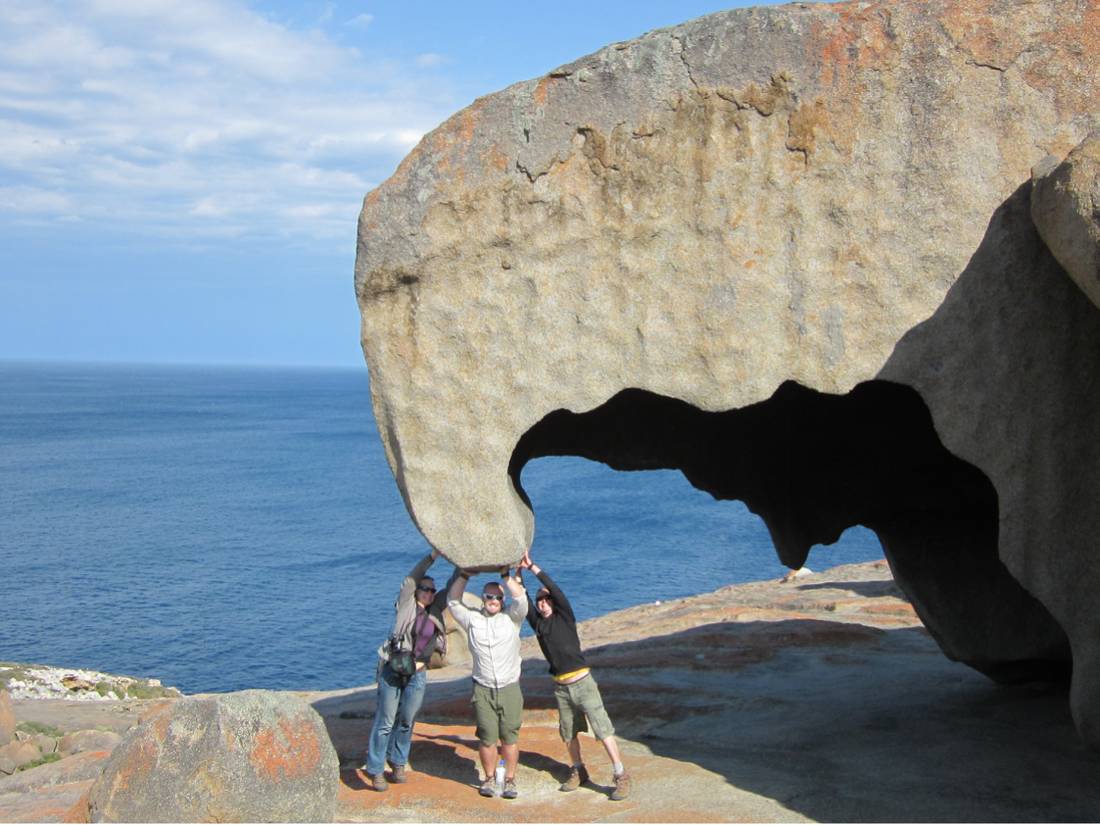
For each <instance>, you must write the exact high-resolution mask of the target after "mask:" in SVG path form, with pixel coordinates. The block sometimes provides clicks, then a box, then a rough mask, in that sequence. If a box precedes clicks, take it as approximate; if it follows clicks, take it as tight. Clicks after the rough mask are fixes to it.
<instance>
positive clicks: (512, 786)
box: [501, 779, 519, 799]
mask: <svg viewBox="0 0 1100 825" xmlns="http://www.w3.org/2000/svg"><path fill="white" fill-rule="evenodd" d="M501 796H502V797H503V798H504V799H515V798H516V797H517V796H519V789H518V788H516V780H514V779H505V780H504V793H502V794H501Z"/></svg>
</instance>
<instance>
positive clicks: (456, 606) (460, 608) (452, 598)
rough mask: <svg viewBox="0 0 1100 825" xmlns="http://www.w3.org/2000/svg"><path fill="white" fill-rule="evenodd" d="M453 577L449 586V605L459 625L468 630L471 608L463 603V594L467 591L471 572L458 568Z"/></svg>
mask: <svg viewBox="0 0 1100 825" xmlns="http://www.w3.org/2000/svg"><path fill="white" fill-rule="evenodd" d="M451 579H452V581H451V586H450V587H449V588H447V607H449V608H450V609H451V615H452V616H454V620H455V622H456V623H457V624H458V626H459V627H461V628H462V629H463V630H466V629H468V628H469V627H470V608H468V607H467V606H466V605H464V604H463V603H462V594H463V593H465V592H466V582H467V581H469V580H470V574H469V573H467V572H466V571H465V570H456V571H455V574H454V575H453V576H452V577H451Z"/></svg>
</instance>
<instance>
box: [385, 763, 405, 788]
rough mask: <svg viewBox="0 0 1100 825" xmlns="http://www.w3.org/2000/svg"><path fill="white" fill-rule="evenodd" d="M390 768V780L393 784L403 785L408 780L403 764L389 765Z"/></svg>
mask: <svg viewBox="0 0 1100 825" xmlns="http://www.w3.org/2000/svg"><path fill="white" fill-rule="evenodd" d="M390 770H392V771H393V779H392V782H393V783H394V784H395V785H404V784H405V783H406V782H408V781H409V779H408V777H407V776H406V775H405V766H404V765H390Z"/></svg>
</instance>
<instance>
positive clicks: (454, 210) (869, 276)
mask: <svg viewBox="0 0 1100 825" xmlns="http://www.w3.org/2000/svg"><path fill="white" fill-rule="evenodd" d="M1097 22H1098V10H1097V5H1096V4H1095V3H1074V4H1058V3H1038V4H1028V5H1027V6H1022V5H1020V4H1006V3H1003V2H993V0H984V1H983V2H935V3H923V2H895V3H885V2H871V3H866V2H864V3H839V4H833V5H827V4H819V5H803V4H799V5H791V6H783V7H768V8H762V9H746V10H738V11H732V12H725V13H721V14H718V15H712V16H710V17H707V18H701V19H700V20H697V21H692V22H689V23H686V24H684V25H683V26H680V27H676V28H674V29H666V30H662V31H659V32H653V33H651V34H649V35H646V36H644V37H642V38H640V39H639V40H637V41H631V42H629V43H620V44H613V45H611V46H609V47H607V48H605V49H603V50H601V51H600V52H597V53H595V54H594V55H591V56H589V57H586V58H582V59H581V60H578V61H576V62H574V63H572V64H569V65H568V66H565V67H562V68H561V69H558V70H555V71H554V72H551V73H550V74H549V75H547V76H546V77H543V78H540V79H537V80H532V81H527V82H525V83H519V84H516V85H514V86H512V87H509V88H508V89H506V90H504V91H502V92H499V93H497V94H495V95H491V96H488V97H486V98H482V99H480V100H478V101H476V102H475V103H474V104H473V105H472V106H471V107H469V108H468V109H466V110H464V111H463V112H460V113H459V114H457V115H455V116H454V117H452V118H451V119H450V120H449V121H447V122H446V123H445V124H443V125H442V126H441V127H440V128H439V129H437V130H436V131H434V132H432V133H431V134H429V135H428V136H427V137H425V139H424V140H423V141H422V142H421V144H420V145H419V146H418V147H417V148H416V149H415V150H414V152H413V153H412V154H410V156H409V157H408V158H406V160H405V161H404V162H403V163H402V164H401V166H400V167H399V169H398V170H397V172H396V173H395V175H394V176H393V178H391V179H390V180H389V181H387V182H386V183H384V184H383V185H382V186H381V187H379V188H378V189H376V190H375V191H374V192H372V193H370V194H369V195H368V196H367V198H366V200H365V202H364V208H363V211H362V214H361V217H360V232H359V247H358V254H357V262H356V286H357V294H358V296H359V301H360V308H361V311H362V317H363V346H364V353H365V355H366V359H367V363H368V365H369V367H370V370H371V379H372V394H373V402H374V408H375V415H376V418H377V420H378V424H379V430H380V433H381V435H382V437H383V441H384V443H385V444H386V450H387V457H388V458H389V461H390V464H391V467H392V468H393V470H394V474H395V477H396V478H397V481H398V485H399V487H400V488H401V491H402V494H403V496H404V498H405V501H406V504H407V505H408V507H409V511H410V514H411V515H412V517H413V518H414V520H415V521H416V523H417V525H418V527H419V528H420V529H421V531H422V532H423V533H424V535H425V536H426V537H427V539H428V540H429V542H431V543H432V544H433V545H434V546H436V547H438V548H439V549H441V550H442V551H443V552H444V554H445V555H447V556H448V557H449V558H451V560H452V561H455V562H456V563H459V564H464V565H470V566H489V565H494V564H501V563H507V562H510V561H514V560H515V559H516V558H518V557H519V556H520V555H521V554H522V552H523V551H524V550H525V549H526V548H527V547H528V546H529V545H530V542H531V539H532V536H533V530H534V522H533V518H532V515H531V513H530V510H529V508H528V507H527V505H526V504H525V502H524V501H523V497H522V494H521V491H520V490H517V486H516V484H515V481H516V479H518V473H517V472H515V466H514V464H515V450H516V446H517V444H519V443H520V441H521V439H522V438H523V437H524V435H525V434H526V433H528V432H529V431H531V430H532V428H533V427H535V426H536V425H537V424H538V423H539V422H540V421H542V420H544V418H545V417H546V416H548V415H551V414H553V413H555V412H556V411H559V410H564V411H569V412H571V413H574V414H583V413H588V412H591V411H594V410H597V409H599V408H601V406H602V405H605V404H606V403H607V402H608V401H609V400H610V399H612V398H614V397H615V396H616V394H617V393H620V392H622V391H624V390H639V391H643V392H647V393H651V394H653V395H654V396H658V397H664V398H671V399H677V400H679V401H682V402H685V403H688V404H690V405H691V406H692V407H694V408H696V409H697V410H700V411H704V412H711V413H719V412H722V411H728V410H734V409H743V408H746V407H749V406H751V405H753V404H758V403H761V402H764V401H765V400H766V399H768V398H770V397H771V396H772V395H773V393H775V392H776V390H777V389H778V388H780V387H781V386H782V385H783V384H784V382H787V381H791V382H795V383H796V384H797V385H799V386H801V387H805V388H808V389H810V390H814V391H820V392H824V393H831V394H834V395H837V396H844V395H846V394H847V393H849V392H850V391H852V390H853V388H855V387H857V386H858V385H861V384H863V383H865V382H872V381H875V380H882V379H886V380H888V381H890V382H894V383H898V384H901V385H904V386H908V387H911V388H913V389H915V390H916V391H917V393H918V394H919V395H920V397H921V398H922V399H923V401H924V402H925V403H926V404H927V405H928V409H929V411H930V416H931V421H932V427H933V428H934V431H935V433H936V434H937V435H938V437H939V438H940V440H941V441H942V443H943V444H944V445H945V446H946V447H947V449H948V450H949V451H950V452H951V453H953V454H954V455H956V456H958V457H959V458H960V459H963V460H965V461H966V462H968V463H970V464H971V465H973V466H975V467H977V468H979V469H980V470H981V471H982V472H983V473H985V474H986V475H987V476H988V477H989V479H990V481H991V483H992V484H993V487H994V488H995V490H996V492H997V494H998V496H999V497H1000V502H1001V507H1002V512H1001V513H1000V515H999V516H998V518H999V528H1000V532H1001V535H1000V539H999V541H1000V545H999V546H1000V558H1001V560H1002V561H1003V562H1004V564H1005V565H1007V568H1008V569H1009V570H1010V571H1012V573H1013V574H1014V575H1016V576H1017V577H1018V578H1020V579H1021V580H1022V581H1023V582H1024V584H1025V587H1026V589H1027V590H1028V591H1029V592H1030V593H1031V594H1032V595H1034V596H1038V597H1039V598H1040V600H1042V601H1044V603H1045V602H1046V601H1048V600H1055V601H1056V600H1057V599H1056V598H1054V597H1052V596H1051V593H1052V592H1053V591H1054V590H1057V587H1056V586H1054V585H1052V584H1050V583H1049V582H1048V581H1047V580H1049V579H1051V578H1059V577H1058V576H1053V577H1052V576H1050V575H1045V574H1044V575H1040V576H1035V575H1034V574H1033V575H1032V576H1031V578H1029V577H1028V575H1026V574H1025V571H1028V570H1030V569H1033V568H1034V567H1035V564H1034V562H1032V561H1030V560H1029V558H1030V557H1029V555H1028V551H1027V550H1026V549H1025V548H1024V546H1023V545H1024V544H1026V543H1027V542H1028V541H1030V540H1031V539H1032V538H1033V535H1032V533H1031V532H1029V531H1028V530H1023V532H1020V531H1021V529H1022V528H1020V527H1019V526H1018V525H1017V523H1016V521H1015V520H1018V519H1019V518H1020V516H1019V514H1018V512H1017V510H1018V501H1017V494H1016V493H1014V492H1013V491H1014V490H1022V489H1024V488H1026V487H1028V486H1029V485H1031V484H1033V483H1034V479H1030V480H1025V481H1020V480H1019V479H1016V480H1013V478H1015V477H1014V476H1013V475H1012V474H1013V472H1016V470H1014V469H1013V466H1012V465H1013V464H1014V463H1017V464H1018V463H1019V462H1020V461H1022V460H1027V459H1024V458H1021V456H1019V455H1017V456H1015V457H1014V458H1009V459H1007V460H1002V459H999V458H998V457H997V456H996V455H993V453H995V452H996V450H997V442H996V440H995V439H990V438H984V439H983V438H982V437H980V436H979V435H976V431H977V430H978V429H980V428H981V427H982V426H985V424H986V422H989V421H997V420H998V416H997V413H996V411H997V409H998V407H999V406H1001V405H1003V403H1004V399H1003V397H1001V396H998V393H997V392H995V391H993V388H989V387H987V388H986V389H987V390H988V392H987V393H986V395H985V396H984V397H982V398H975V396H974V393H973V392H972V391H971V390H968V389H966V388H965V387H962V388H960V383H961V384H970V383H981V382H980V381H978V380H977V379H975V380H973V381H972V380H971V377H970V376H969V373H968V370H970V371H973V370H974V369H975V367H974V366H973V362H975V361H978V362H980V359H981V358H982V357H984V356H983V355H982V354H981V353H980V352H979V351H978V350H977V349H976V348H975V346H973V344H974V342H975V341H977V340H979V339H980V338H981V336H977V337H973V336H971V337H968V336H967V333H966V331H965V330H962V329H960V328H959V324H960V321H958V320H950V319H956V316H958V317H960V318H961V317H962V315H963V314H965V313H963V314H959V313H952V312H947V313H945V312H944V307H945V306H946V305H950V306H951V307H952V308H955V309H957V308H958V306H960V305H961V304H965V303H967V302H968V301H970V300H971V299H972V296H971V295H970V292H971V291H972V290H971V289H969V288H966V286H965V285H964V288H963V289H959V282H960V279H962V278H963V277H964V276H966V275H967V273H968V272H978V270H981V272H979V273H978V274H975V275H972V276H971V277H968V278H967V279H966V280H967V283H968V284H969V283H971V282H975V281H976V282H980V283H982V284H986V283H987V282H988V279H987V278H986V276H985V275H983V274H981V273H984V272H985V271H986V270H990V269H996V268H997V267H998V266H1001V265H1002V264H1003V262H1001V261H999V260H998V258H997V255H996V254H995V250H994V252H992V253H990V254H987V255H986V256H985V258H983V259H982V264H981V266H980V267H978V268H977V269H975V266H974V258H975V256H976V255H977V254H978V251H979V250H981V249H983V247H984V248H986V249H987V251H988V250H989V247H990V244H993V245H994V246H995V245H996V243H997V238H998V237H999V235H998V234H997V233H1001V232H1006V231H1010V230H1008V229H1005V227H1003V226H1001V225H1000V224H999V223H998V222H997V221H996V220H995V216H996V215H997V214H998V213H999V212H1002V211H1003V212H1004V214H1005V215H1007V216H1008V222H1009V223H1011V222H1012V221H1014V220H1016V219H1017V218H1018V217H1019V215H1018V213H1019V210H1018V209H1016V208H1015V207H1014V206H1013V204H1014V203H1016V201H1019V199H1021V198H1026V196H1027V192H1026V191H1024V192H1021V186H1022V185H1024V184H1025V183H1026V181H1027V180H1028V178H1029V174H1030V169H1031V166H1032V165H1034V164H1035V163H1036V162H1037V161H1038V160H1040V159H1041V158H1042V157H1043V156H1044V155H1046V154H1053V155H1056V156H1061V155H1065V154H1066V152H1068V151H1069V149H1070V148H1072V147H1073V146H1074V145H1075V144H1076V143H1077V142H1078V141H1079V140H1080V139H1081V138H1082V137H1083V136H1084V135H1085V134H1087V133H1088V131H1089V130H1090V129H1094V128H1096V126H1097V124H1098V113H1100V79H1098V77H1097V69H1096V68H1095V66H1094V65H1093V64H1095V63H1096V61H1091V62H1090V61H1089V60H1087V59H1083V58H1082V55H1086V56H1087V55H1088V54H1090V53H1092V54H1095V51H1092V52H1090V51H1089V50H1090V49H1093V47H1094V46H1095V43H1094V40H1095V34H1094V33H1095V31H1096V26H1094V25H1093V24H1095V23H1097ZM1014 199H1015V200H1014ZM1025 212H1026V209H1025ZM1024 228H1025V229H1026V228H1027V227H1024ZM1019 230H1020V227H1019V226H1017V225H1016V224H1013V225H1012V228H1011V231H1015V232H1017V234H1019ZM991 238H992V240H991ZM1029 243H1030V242H1029ZM1033 246H1034V244H1032V245H1031V246H1028V245H1027V244H1025V245H1024V248H1025V252H1026V253H1027V254H1026V255H1025V257H1027V255H1031V256H1032V257H1034V255H1033V254H1032V253H1033V249H1032V247H1033ZM1040 246H1041V245H1040ZM1006 248H1007V247H1006ZM1036 265H1038V266H1040V268H1045V269H1049V266H1048V265H1047V263H1045V262H1040V263H1039V264H1036ZM1028 266H1031V263H1029V264H1028ZM1045 269H1044V271H1045ZM952 292H954V293H956V295H958V294H965V295H966V299H965V300H954V301H951V300H949V297H950V294H951V293H952ZM997 300H1000V301H1002V302H1004V301H1011V300H1013V298H1012V296H1009V295H1001V296H999V297H998V298H997ZM1065 300H1072V299H1069V298H1067V299H1065ZM1063 304H1064V301H1063ZM989 311H990V312H994V313H996V312H1002V311H1003V310H999V309H997V308H996V307H993V306H991V308H990V309H989ZM1070 315H1072V316H1073V317H1075V318H1077V317H1078V316H1079V313H1078V310H1077V309H1073V310H1071V311H1070ZM945 317H946V318H948V319H949V320H948V321H947V322H944V321H943V319H944V318H945ZM967 318H968V321H967V322H968V323H978V324H980V323H982V320H983V318H982V315H981V313H980V312H979V313H976V314H975V313H971V315H967ZM1081 323H1083V324H1085V325H1086V326H1087V324H1088V321H1087V318H1084V317H1083V316H1081ZM929 328H937V329H940V330H941V331H940V344H936V345H930V344H928V343H927V341H926V340H925V336H926V333H927V330H928V329H929ZM914 331H916V332H914ZM998 334H999V335H1002V336H1003V335H1011V334H1012V333H1011V332H1010V331H1007V330H1002V331H1001V332H1000V333H998ZM1089 335H1091V332H1089V333H1087V334H1086V335H1085V338H1086V339H1087V338H1088V336H1089ZM943 342H948V343H947V344H944V343H943ZM1000 345H1001V344H1000V342H999V341H990V342H988V346H989V347H990V348H991V353H992V354H993V357H995V352H993V351H995V349H996V347H997V346H1000ZM940 346H948V347H949V348H950V351H948V352H943V353H941V352H938V351H937V348H938V347H940ZM1051 346H1052V347H1054V349H1057V347H1056V346H1055V345H1054V344H1051ZM959 351H963V352H966V353H968V355H967V358H969V362H968V363H970V364H971V366H967V367H959V366H958V365H957V364H956V367H955V368H954V372H953V373H952V375H950V376H949V377H947V378H946V379H945V378H944V376H943V374H942V373H943V368H942V364H943V363H950V362H951V361H952V357H953V354H955V353H958V352H959ZM1052 351H1053V350H1052ZM957 360H958V359H957V358H956V361H957ZM964 360H965V359H964ZM1040 369H1041V367H1040ZM949 372H951V371H950V370H949ZM1009 380H1011V376H1010V377H1009ZM977 411H980V414H978V412H977ZM1009 418H1011V417H1009ZM1000 420H1001V421H1002V422H1006V423H998V424H995V426H994V427H993V429H994V430H996V431H997V432H998V433H999V435H1000V436H1001V437H1009V436H1010V435H1011V430H1012V426H1011V424H1010V423H1007V421H1006V419H1005V416H1004V415H1001V416H1000ZM510 468H511V469H512V472H511V473H510V472H509V469H510ZM1017 475H1019V473H1017ZM1024 475H1027V473H1026V472H1025V473H1024ZM1033 475H1034V474H1033ZM1006 494H1007V501H1008V505H1009V513H1008V514H1007V515H1006V514H1005V513H1004V512H1003V508H1004V505H1005V503H1006ZM1006 518H1007V521H1006ZM1006 532H1007V535H1006ZM1025 536H1026V539H1025V538H1024V537H1025ZM888 552H889V550H888ZM903 578H904V577H903ZM912 595H913V593H910V596H912ZM915 601H917V602H918V603H919V602H920V599H916V600H915ZM1060 621H1061V622H1062V624H1063V626H1064V625H1065V623H1066V617H1065V616H1061V617H1060ZM1071 623H1072V622H1071ZM1080 632H1081V631H1078V634H1079V633H1080ZM1070 635H1071V637H1073V636H1074V635H1075V634H1074V633H1071V634H1070ZM1050 644H1052V643H1051V642H1050V639H1048V640H1047V642H1045V643H1044V644H1041V645H1039V647H1044V645H1045V646H1046V647H1045V648H1044V649H1047V648H1049V646H1050Z"/></svg>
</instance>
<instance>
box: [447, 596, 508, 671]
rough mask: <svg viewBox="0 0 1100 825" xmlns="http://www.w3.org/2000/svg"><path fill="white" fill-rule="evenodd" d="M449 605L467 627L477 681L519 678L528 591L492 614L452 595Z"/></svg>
mask: <svg viewBox="0 0 1100 825" xmlns="http://www.w3.org/2000/svg"><path fill="white" fill-rule="evenodd" d="M447 606H448V607H449V608H450V609H451V615H452V616H453V617H454V620H455V621H456V622H457V623H458V626H459V627H461V628H462V629H463V630H465V631H466V638H467V640H468V641H469V645H470V656H471V658H472V659H473V663H474V673H473V676H474V681H475V682H477V683H478V684H481V685H485V687H491V688H502V687H504V686H505V685H510V684H512V682H518V681H519V673H520V656H519V630H520V627H521V626H522V625H523V620H524V617H525V616H526V615H527V594H526V593H523V594H521V595H520V596H518V597H516V598H514V599H512V602H511V604H509V605H508V607H506V608H505V609H504V610H502V611H500V612H499V613H496V614H494V615H492V616H490V615H489V614H487V613H486V612H485V611H484V610H471V609H470V608H468V607H466V605H464V604H463V603H462V601H461V599H451V600H450V601H448V602H447Z"/></svg>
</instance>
